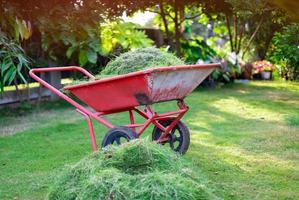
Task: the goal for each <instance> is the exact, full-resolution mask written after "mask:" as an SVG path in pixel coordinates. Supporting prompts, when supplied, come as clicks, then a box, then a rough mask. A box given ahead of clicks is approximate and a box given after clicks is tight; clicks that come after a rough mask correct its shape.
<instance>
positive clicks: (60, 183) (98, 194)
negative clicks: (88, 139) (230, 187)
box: [47, 140, 215, 200]
mask: <svg viewBox="0 0 299 200" xmlns="http://www.w3.org/2000/svg"><path fill="white" fill-rule="evenodd" d="M181 159H182V158H181V157H178V156H177V155H176V154H175V153H174V152H173V151H171V150H170V149H167V148H165V147H163V146H161V145H158V144H155V143H152V142H148V141H145V140H135V141H132V142H130V143H127V144H123V145H121V146H118V147H111V146H110V147H108V148H106V149H104V150H103V151H101V152H97V153H95V154H93V155H91V156H89V157H87V158H85V159H83V160H81V161H80V162H78V163H77V164H75V165H73V166H70V167H67V168H66V169H65V170H64V171H63V172H61V174H60V175H59V176H58V178H57V180H56V181H55V182H54V184H53V185H52V186H51V188H50V192H49V194H48V196H47V197H48V199H65V200H67V199H114V200H117V199H130V200H131V199H153V200H154V199H159V200H160V199H186V200H187V199H188V200H192V199H194V200H195V199H212V197H211V195H210V193H209V191H208V190H207V188H205V187H204V186H203V185H201V184H199V183H198V180H197V179H196V177H195V176H194V174H193V172H192V170H191V169H190V168H186V167H184V166H185V165H186V163H184V165H183V164H182V163H183V162H182V160H181ZM213 198H215V197H213Z"/></svg>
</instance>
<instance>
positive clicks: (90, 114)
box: [29, 64, 218, 151]
mask: <svg viewBox="0 0 299 200" xmlns="http://www.w3.org/2000/svg"><path fill="white" fill-rule="evenodd" d="M215 66H218V64H214V65H210V66H208V67H213V68H215ZM62 71H79V72H81V73H82V74H83V75H85V76H87V77H89V78H90V79H95V77H94V76H93V75H92V74H90V73H89V72H88V71H87V70H85V69H83V68H81V67H77V66H68V67H49V68H34V69H31V70H30V72H29V75H30V76H31V77H32V78H33V79H34V80H36V81H37V82H39V83H40V84H41V85H42V86H44V87H46V88H47V89H49V90H50V91H52V92H53V93H54V94H56V95H58V96H59V97H60V98H62V99H64V100H65V101H67V102H68V103H70V104H71V105H73V106H74V107H75V108H76V111H77V112H78V113H80V114H81V115H83V116H84V117H85V119H86V121H87V125H88V129H89V135H90V140H91V146H92V150H93V151H97V149H98V147H97V142H96V138H95V134H94V128H93V123H92V119H95V120H96V121H97V122H99V123H101V124H103V125H104V126H106V127H107V128H109V129H111V128H114V127H115V126H114V125H113V124H111V123H110V122H109V121H107V120H105V119H104V118H103V117H102V116H104V115H108V114H113V113H119V112H128V113H129V119H130V124H127V125H124V126H126V127H129V128H131V129H133V130H134V131H136V129H137V128H139V130H138V131H136V133H137V136H138V137H139V136H140V135H141V134H142V133H143V132H144V131H145V130H146V128H147V127H148V126H149V125H150V124H153V125H155V126H156V127H158V128H159V129H161V130H162V132H163V133H162V135H161V136H160V138H159V139H158V140H157V142H158V143H161V142H163V141H166V140H167V135H168V134H169V132H170V131H171V130H172V129H173V128H174V127H175V126H176V124H177V123H178V121H179V120H180V119H181V118H182V117H183V116H184V115H185V113H186V112H187V111H188V109H189V108H188V106H186V104H185V102H184V100H183V99H179V100H177V106H178V110H175V111H170V112H165V113H161V114H157V113H156V112H154V111H153V110H152V108H151V106H150V105H145V107H144V110H143V111H142V110H141V109H139V108H138V107H137V106H136V107H133V108H129V109H128V110H125V111H117V110H116V111H110V112H97V111H92V110H90V109H88V108H85V107H84V106H82V105H81V104H79V103H78V102H76V101H75V100H74V99H72V98H71V97H69V96H68V95H66V94H64V93H63V92H61V91H60V90H58V89H56V88H55V87H53V86H52V85H50V84H49V83H48V82H46V81H45V80H43V79H42V78H40V77H39V76H37V75H36V73H46V72H62ZM134 114H137V115H140V116H141V117H143V118H144V119H145V122H144V123H143V124H136V123H135V115H134ZM168 119H172V120H173V121H172V122H171V123H170V125H169V126H167V127H164V126H163V125H162V124H161V123H159V121H163V120H168Z"/></svg>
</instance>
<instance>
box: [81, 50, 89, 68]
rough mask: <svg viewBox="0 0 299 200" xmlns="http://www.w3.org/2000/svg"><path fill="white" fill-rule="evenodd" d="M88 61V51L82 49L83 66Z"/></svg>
mask: <svg viewBox="0 0 299 200" xmlns="http://www.w3.org/2000/svg"><path fill="white" fill-rule="evenodd" d="M87 61H88V56H87V51H85V50H80V53H79V64H80V65H81V66H84V65H85V64H86V63H87Z"/></svg>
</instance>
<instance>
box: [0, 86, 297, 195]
mask: <svg viewBox="0 0 299 200" xmlns="http://www.w3.org/2000/svg"><path fill="white" fill-rule="evenodd" d="M186 101H187V103H188V105H190V111H189V112H188V113H187V115H186V116H185V118H184V121H185V122H186V123H187V125H188V126H189V127H190V130H191V134H192V135H191V146H190V149H189V151H188V152H187V154H186V155H185V156H184V157H185V159H188V160H192V163H193V165H194V166H193V168H194V169H195V170H196V172H198V174H199V176H200V177H202V179H205V180H207V181H206V182H205V184H206V185H207V186H208V187H209V188H211V190H212V191H213V192H214V194H215V195H216V196H219V197H221V198H224V199H271V200H272V199H299V84H298V83H285V82H251V83H250V84H249V85H241V84H232V85H226V86H224V87H222V88H217V89H198V90H197V91H195V92H194V93H192V94H191V95H190V96H189V97H188V98H187V99H186ZM155 107H156V109H157V110H159V111H169V110H171V108H173V105H172V104H171V103H163V104H161V105H156V106H155ZM54 109H55V110H54ZM0 114H1V116H0V127H1V128H0V199H42V198H43V197H44V195H45V194H46V192H47V187H48V184H49V182H51V180H52V178H53V177H54V176H55V175H56V174H57V172H59V171H60V169H61V168H62V167H63V166H64V165H65V164H70V163H74V162H76V161H78V160H80V159H81V158H82V157H84V156H85V155H87V154H89V153H90V150H91V149H90V144H89V136H88V134H87V126H86V124H85V121H84V119H83V118H81V116H80V115H79V114H76V112H75V111H73V108H72V107H70V106H68V105H66V104H65V103H62V102H57V103H52V104H50V103H46V104H45V105H43V106H41V108H40V109H39V110H37V109H29V108H27V109H25V108H24V109H21V110H17V111H14V110H4V111H0ZM126 117H127V115H126V114H121V115H116V116H112V117H109V118H110V119H111V120H113V121H117V122H119V123H120V124H121V123H127V118H126ZM95 128H96V132H97V138H98V143H100V140H101V138H102V136H103V135H104V134H105V133H106V131H107V130H106V129H104V128H103V127H102V126H101V125H96V127H95Z"/></svg>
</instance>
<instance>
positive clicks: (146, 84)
mask: <svg viewBox="0 0 299 200" xmlns="http://www.w3.org/2000/svg"><path fill="white" fill-rule="evenodd" d="M217 67H219V64H206V65H186V66H175V67H161V68H153V69H148V70H143V71H138V72H133V73H129V74H125V75H119V76H114V77H111V78H105V79H101V80H95V81H91V82H87V83H82V84H77V85H73V86H67V87H65V88H64V89H65V90H68V91H70V92H71V93H72V94H73V95H75V96H76V97H78V98H79V99H80V100H81V101H83V102H84V103H86V104H87V105H88V106H90V107H91V108H93V109H94V110H96V111H98V112H118V111H124V110H129V109H131V108H133V107H135V106H139V105H150V104H153V103H157V102H162V101H169V100H174V99H183V98H184V97H186V96H187V95H188V94H189V93H190V92H192V91H193V90H194V89H195V88H196V87H197V86H198V85H199V84H200V83H201V82H202V81H203V80H204V79H205V78H206V77H207V76H208V75H209V74H210V73H211V72H212V71H213V70H214V69H215V68H217Z"/></svg>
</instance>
